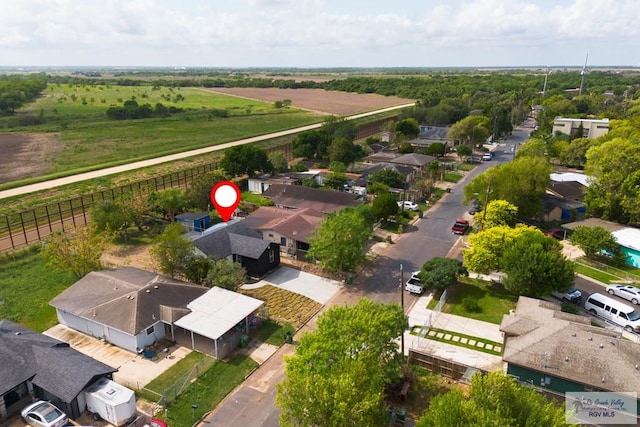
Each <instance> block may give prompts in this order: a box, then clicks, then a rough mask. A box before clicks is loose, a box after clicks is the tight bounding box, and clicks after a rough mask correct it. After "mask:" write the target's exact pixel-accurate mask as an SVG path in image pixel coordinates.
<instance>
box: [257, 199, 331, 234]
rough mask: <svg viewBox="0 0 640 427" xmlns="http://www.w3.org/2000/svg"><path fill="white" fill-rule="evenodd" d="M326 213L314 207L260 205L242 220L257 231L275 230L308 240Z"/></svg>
mask: <svg viewBox="0 0 640 427" xmlns="http://www.w3.org/2000/svg"><path fill="white" fill-rule="evenodd" d="M325 218H326V215H325V214H323V213H321V212H318V211H316V210H314V209H310V208H307V209H282V208H276V207H273V206H261V207H259V208H258V209H257V210H256V211H255V212H253V213H251V215H249V216H248V217H247V218H246V219H245V220H244V221H245V224H247V225H248V226H249V227H251V228H252V229H254V230H259V231H275V232H276V233H279V234H281V235H283V236H285V237H288V238H290V239H295V240H298V241H300V242H305V243H309V242H308V238H309V236H310V235H311V234H312V233H313V232H314V231H315V230H316V228H317V227H318V225H319V224H320V222H322V221H323V220H324V219H325Z"/></svg>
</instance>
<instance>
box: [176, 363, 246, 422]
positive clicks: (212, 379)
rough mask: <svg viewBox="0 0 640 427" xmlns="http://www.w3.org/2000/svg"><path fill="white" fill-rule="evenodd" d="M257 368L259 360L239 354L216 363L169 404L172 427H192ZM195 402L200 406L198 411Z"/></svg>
mask: <svg viewBox="0 0 640 427" xmlns="http://www.w3.org/2000/svg"><path fill="white" fill-rule="evenodd" d="M257 367H258V364H257V363H256V362H254V361H253V360H252V359H251V358H250V357H248V356H244V355H236V356H234V357H233V358H232V359H231V360H229V361H228V362H222V361H218V362H216V363H215V364H214V365H213V366H211V367H210V368H209V370H207V372H205V373H204V374H203V375H202V376H201V377H200V378H199V379H198V381H196V382H194V383H193V384H191V385H190V386H189V387H188V388H187V389H186V390H185V391H184V393H182V394H181V395H180V396H179V397H178V400H177V401H176V402H175V403H174V404H173V405H171V406H170V407H169V409H168V411H167V417H166V418H167V419H166V421H168V424H169V425H170V426H171V427H191V426H192V425H193V423H194V422H195V421H196V420H197V419H199V418H200V417H202V416H203V415H204V414H205V413H207V412H209V411H210V410H211V409H213V408H215V407H216V406H217V405H218V403H220V402H221V401H222V399H224V398H225V396H227V395H228V394H229V393H230V392H231V391H232V390H233V389H234V388H235V387H236V386H237V385H238V384H240V383H242V382H243V381H244V379H245V378H246V376H247V375H248V374H249V372H251V371H252V370H253V369H255V368H257ZM191 405H198V407H197V408H196V409H195V410H194V409H192V407H191Z"/></svg>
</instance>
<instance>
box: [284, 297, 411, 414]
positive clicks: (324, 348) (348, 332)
mask: <svg viewBox="0 0 640 427" xmlns="http://www.w3.org/2000/svg"><path fill="white" fill-rule="evenodd" d="M406 325H407V323H406V318H405V315H404V313H403V312H402V308H401V307H400V306H399V305H398V304H382V303H376V302H372V301H370V300H368V299H366V298H365V299H362V300H360V301H359V302H358V303H357V304H356V305H354V306H346V305H345V306H334V307H332V308H330V309H329V310H327V311H326V312H325V313H324V314H322V315H321V316H320V318H319V319H318V327H317V330H316V331H314V332H310V333H306V334H304V335H303V336H302V337H301V338H300V340H299V342H298V344H297V346H296V352H295V355H292V356H285V361H286V365H285V372H286V379H285V380H284V381H283V382H282V383H280V384H278V385H277V394H276V404H277V405H278V406H279V407H280V410H281V412H280V418H279V421H280V425H282V426H297V427H303V426H304V427H313V426H323V427H343V426H353V427H361V426H368V427H375V426H384V425H386V424H387V421H386V419H385V416H384V414H385V405H384V387H385V384H388V383H390V382H393V381H395V380H397V379H398V378H399V377H400V375H401V373H402V359H403V356H402V355H400V353H399V352H398V343H397V340H396V338H397V337H398V336H399V335H400V334H402V333H403V332H404V330H405V329H406Z"/></svg>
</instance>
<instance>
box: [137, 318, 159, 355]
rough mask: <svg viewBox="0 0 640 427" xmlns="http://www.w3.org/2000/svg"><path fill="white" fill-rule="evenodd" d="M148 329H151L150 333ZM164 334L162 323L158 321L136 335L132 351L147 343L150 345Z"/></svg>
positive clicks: (143, 346)
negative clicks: (134, 346)
mask: <svg viewBox="0 0 640 427" xmlns="http://www.w3.org/2000/svg"><path fill="white" fill-rule="evenodd" d="M150 329H152V330H153V331H152V332H151V333H148V332H147V331H149V330H150ZM164 336H165V330H164V323H162V322H158V323H156V324H155V325H153V326H150V327H149V328H147V329H145V330H144V331H142V332H140V333H139V334H138V335H136V337H135V339H136V348H135V349H134V351H135V350H136V349H138V348H145V347H146V346H148V345H152V344H154V343H155V342H156V341H158V340H160V339H162V338H164Z"/></svg>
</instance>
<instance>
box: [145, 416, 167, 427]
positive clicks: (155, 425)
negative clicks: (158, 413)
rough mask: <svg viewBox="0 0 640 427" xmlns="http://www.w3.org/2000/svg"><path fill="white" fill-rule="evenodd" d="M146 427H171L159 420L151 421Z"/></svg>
mask: <svg viewBox="0 0 640 427" xmlns="http://www.w3.org/2000/svg"><path fill="white" fill-rule="evenodd" d="M144 427H169V426H168V425H167V423H165V422H164V421H162V420H159V419H158V418H153V419H152V420H151V421H149V422H148V423H147V424H145V425H144Z"/></svg>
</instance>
